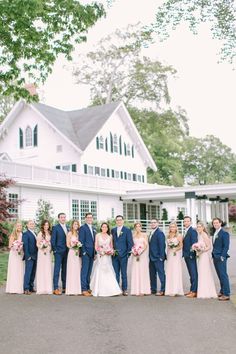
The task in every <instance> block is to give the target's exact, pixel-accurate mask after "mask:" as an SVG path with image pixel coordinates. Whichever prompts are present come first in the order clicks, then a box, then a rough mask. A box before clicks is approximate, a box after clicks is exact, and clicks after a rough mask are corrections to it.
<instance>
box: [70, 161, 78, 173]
mask: <svg viewBox="0 0 236 354" xmlns="http://www.w3.org/2000/svg"><path fill="white" fill-rule="evenodd" d="M71 171H72V172H77V165H76V164H75V163H73V164H72V165H71Z"/></svg>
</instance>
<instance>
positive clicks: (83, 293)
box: [82, 291, 92, 296]
mask: <svg viewBox="0 0 236 354" xmlns="http://www.w3.org/2000/svg"><path fill="white" fill-rule="evenodd" d="M82 295H83V296H92V294H90V293H89V292H88V291H82Z"/></svg>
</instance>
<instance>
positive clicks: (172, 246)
mask: <svg viewBox="0 0 236 354" xmlns="http://www.w3.org/2000/svg"><path fill="white" fill-rule="evenodd" d="M167 245H168V247H169V248H170V249H173V250H174V252H173V255H174V256H176V251H175V248H176V247H178V246H179V240H178V239H177V237H173V238H168V239H167Z"/></svg>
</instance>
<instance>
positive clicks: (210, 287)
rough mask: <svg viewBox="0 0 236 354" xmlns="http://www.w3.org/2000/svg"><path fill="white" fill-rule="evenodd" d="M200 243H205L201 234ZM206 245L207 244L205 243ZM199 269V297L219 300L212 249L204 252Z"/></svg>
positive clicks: (200, 257)
mask: <svg viewBox="0 0 236 354" xmlns="http://www.w3.org/2000/svg"><path fill="white" fill-rule="evenodd" d="M198 241H201V242H204V239H203V237H202V236H201V234H198ZM204 243H205V242H204ZM197 267H198V288H197V297H198V298H201V299H209V298H217V293H216V287H215V282H214V278H213V270H212V269H213V264H212V256H211V249H209V250H208V251H205V252H202V253H201V254H200V255H199V257H198V260H197Z"/></svg>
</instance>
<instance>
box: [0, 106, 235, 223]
mask: <svg viewBox="0 0 236 354" xmlns="http://www.w3.org/2000/svg"><path fill="white" fill-rule="evenodd" d="M147 167H150V168H151V169H153V170H156V169H157V167H156V164H155V162H154V161H153V159H152V157H151V155H150V153H149V151H148V150H147V148H146V146H145V144H144V142H143V140H142V138H141V136H140V134H139V132H138V131H137V129H136V127H135V125H134V123H133V121H132V119H131V117H130V115H129V113H128V111H127V109H126V108H125V106H124V104H123V103H122V102H114V103H111V104H107V105H102V106H96V107H90V108H85V109H80V110H76V111H69V112H65V111H62V110H59V109H56V108H53V107H49V106H47V105H44V104H41V103H34V104H27V103H25V102H24V101H23V100H21V101H19V102H18V103H16V105H15V106H14V107H13V109H12V111H11V112H10V113H9V114H8V116H7V117H6V119H5V120H4V122H3V123H2V125H1V126H0V173H4V174H6V175H7V176H10V177H12V178H13V179H14V180H15V181H16V185H15V186H14V187H12V188H11V189H10V191H9V198H10V199H23V200H24V201H23V203H21V205H20V206H19V208H18V209H17V210H13V212H15V213H16V214H18V217H19V218H21V219H28V218H34V217H35V212H36V209H37V202H38V200H39V199H44V200H48V201H50V202H51V204H52V205H53V208H54V212H55V216H56V215H57V213H58V212H61V211H63V212H65V213H66V214H67V216H68V218H78V219H79V220H83V218H84V215H85V213H86V212H88V211H91V212H92V213H93V214H94V216H95V218H97V219H98V220H106V219H108V218H114V216H115V215H116V214H120V213H121V214H123V215H124V216H125V218H126V219H129V220H132V221H133V220H148V219H151V218H153V217H161V213H162V209H163V208H166V209H167V210H168V215H169V218H170V219H174V218H176V217H177V215H178V212H179V211H180V210H182V211H183V212H184V214H185V213H188V214H189V215H191V216H192V217H193V219H194V220H195V219H196V216H197V217H198V218H201V219H202V220H205V221H206V220H209V219H210V218H211V217H212V216H215V215H219V216H222V217H223V218H224V219H225V220H226V221H227V220H228V214H227V203H228V202H227V199H225V198H229V197H230V198H231V197H232V196H233V195H235V196H236V185H223V186H226V187H225V188H223V187H222V188H221V190H220V191H219V185H218V186H217V185H214V186H213V187H212V188H211V189H209V188H208V189H207V187H209V186H197V187H181V188H174V187H168V186H160V185H156V184H148V183H147V174H146V169H147ZM227 186H230V188H228V187H227ZM219 192H220V193H219ZM208 197H211V198H212V199H215V200H211V201H209V200H208ZM222 198H224V199H222ZM220 202H221V203H220ZM210 208H211V209H210Z"/></svg>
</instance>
